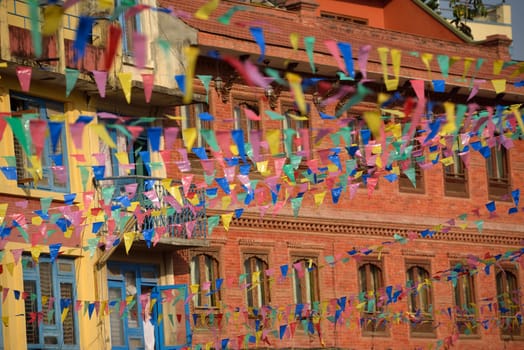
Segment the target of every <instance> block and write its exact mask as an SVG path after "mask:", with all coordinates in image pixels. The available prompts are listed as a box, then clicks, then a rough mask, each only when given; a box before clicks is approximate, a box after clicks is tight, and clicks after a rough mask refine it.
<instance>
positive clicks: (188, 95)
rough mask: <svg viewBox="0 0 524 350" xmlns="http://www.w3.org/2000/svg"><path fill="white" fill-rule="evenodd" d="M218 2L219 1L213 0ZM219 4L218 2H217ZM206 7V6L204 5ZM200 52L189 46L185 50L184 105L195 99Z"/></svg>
mask: <svg viewBox="0 0 524 350" xmlns="http://www.w3.org/2000/svg"><path fill="white" fill-rule="evenodd" d="M212 1H217V0H212ZM217 3H218V1H217ZM204 6H205V5H204ZM199 52H200V50H199V48H198V47H195V46H187V47H185V48H184V53H185V55H186V62H187V65H186V79H185V80H184V82H185V84H186V86H185V92H184V101H183V102H184V103H185V104H188V103H190V102H191V100H192V99H193V77H194V76H195V66H196V62H197V59H198V53H199Z"/></svg>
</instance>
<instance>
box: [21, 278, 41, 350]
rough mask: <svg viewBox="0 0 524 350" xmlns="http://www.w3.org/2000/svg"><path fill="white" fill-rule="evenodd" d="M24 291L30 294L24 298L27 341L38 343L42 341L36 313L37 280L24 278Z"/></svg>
mask: <svg viewBox="0 0 524 350" xmlns="http://www.w3.org/2000/svg"><path fill="white" fill-rule="evenodd" d="M24 291H25V292H27V293H28V294H29V297H28V298H26V299H25V300H24V304H25V327H26V339H27V343H28V344H38V343H39V342H40V341H39V329H38V322H37V315H36V313H37V312H38V301H37V290H36V281H28V280H24Z"/></svg>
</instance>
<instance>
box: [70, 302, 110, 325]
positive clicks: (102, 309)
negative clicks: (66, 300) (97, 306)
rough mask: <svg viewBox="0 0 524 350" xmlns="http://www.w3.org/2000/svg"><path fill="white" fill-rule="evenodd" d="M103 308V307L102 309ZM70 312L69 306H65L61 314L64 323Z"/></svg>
mask: <svg viewBox="0 0 524 350" xmlns="http://www.w3.org/2000/svg"><path fill="white" fill-rule="evenodd" d="M102 310H103V309H102ZM68 312H69V306H68V307H65V308H64V310H62V315H61V318H62V323H64V321H65V319H66V317H67V313H68Z"/></svg>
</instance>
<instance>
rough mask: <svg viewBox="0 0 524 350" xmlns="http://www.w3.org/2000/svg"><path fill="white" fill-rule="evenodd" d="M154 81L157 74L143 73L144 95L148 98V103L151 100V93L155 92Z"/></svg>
mask: <svg viewBox="0 0 524 350" xmlns="http://www.w3.org/2000/svg"><path fill="white" fill-rule="evenodd" d="M154 81H155V76H154V75H153V74H151V73H143V74H142V83H143V84H144V96H145V98H146V102H147V103H149V101H151V94H152V93H153V84H154Z"/></svg>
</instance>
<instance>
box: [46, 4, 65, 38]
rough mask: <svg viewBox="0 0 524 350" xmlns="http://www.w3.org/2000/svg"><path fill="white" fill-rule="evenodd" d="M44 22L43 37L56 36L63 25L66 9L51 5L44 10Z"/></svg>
mask: <svg viewBox="0 0 524 350" xmlns="http://www.w3.org/2000/svg"><path fill="white" fill-rule="evenodd" d="M43 13H44V20H43V24H42V35H45V36H49V35H53V34H55V32H56V31H57V30H58V27H59V26H60V24H61V23H62V15H63V14H64V9H63V7H62V6H58V5H50V6H46V7H44V9H43Z"/></svg>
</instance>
